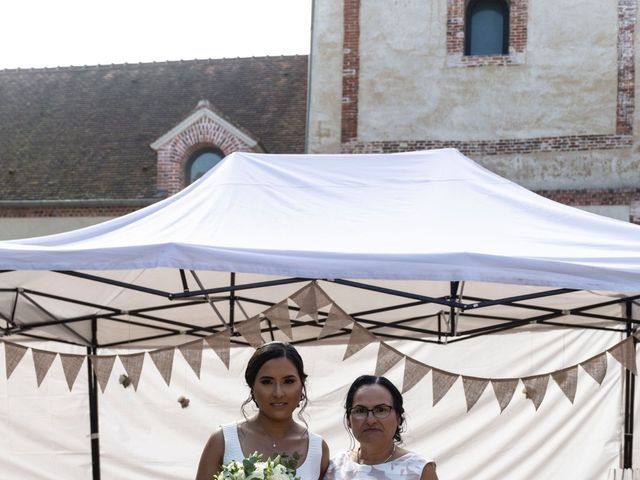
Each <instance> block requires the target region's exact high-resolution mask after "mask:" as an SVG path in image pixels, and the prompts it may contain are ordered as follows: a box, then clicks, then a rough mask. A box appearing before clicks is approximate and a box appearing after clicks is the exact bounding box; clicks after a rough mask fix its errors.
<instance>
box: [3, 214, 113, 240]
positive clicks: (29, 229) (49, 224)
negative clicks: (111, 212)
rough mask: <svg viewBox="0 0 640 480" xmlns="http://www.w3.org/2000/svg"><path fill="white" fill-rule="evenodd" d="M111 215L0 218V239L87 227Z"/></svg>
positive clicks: (108, 218)
mask: <svg viewBox="0 0 640 480" xmlns="http://www.w3.org/2000/svg"><path fill="white" fill-rule="evenodd" d="M110 219H111V217H42V218H40V217H24V218H0V240H15V239H18V238H29V237H39V236H41V235H51V234H54V233H61V232H67V231H69V230H76V229H78V228H83V227H88V226H89V225H94V224H96V223H101V222H105V221H107V220H110Z"/></svg>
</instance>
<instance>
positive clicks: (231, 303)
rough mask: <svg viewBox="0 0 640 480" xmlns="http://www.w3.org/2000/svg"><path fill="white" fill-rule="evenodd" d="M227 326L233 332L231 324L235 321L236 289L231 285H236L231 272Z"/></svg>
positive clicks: (234, 276) (233, 274)
mask: <svg viewBox="0 0 640 480" xmlns="http://www.w3.org/2000/svg"><path fill="white" fill-rule="evenodd" d="M229 286H230V287H231V289H230V291H229V328H230V329H231V332H232V333H233V324H234V323H235V308H236V291H235V289H234V288H233V287H235V286H236V274H235V272H231V273H230V275H229Z"/></svg>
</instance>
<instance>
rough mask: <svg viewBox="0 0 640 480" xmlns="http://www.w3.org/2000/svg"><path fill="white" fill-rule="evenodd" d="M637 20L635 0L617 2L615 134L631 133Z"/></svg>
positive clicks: (633, 106) (633, 107) (633, 108)
mask: <svg viewBox="0 0 640 480" xmlns="http://www.w3.org/2000/svg"><path fill="white" fill-rule="evenodd" d="M636 19H637V6H636V0H619V1H618V43H617V45H618V95H617V105H616V133H618V134H631V133H633V115H634V110H635V76H636V75H635V47H634V40H633V38H634V33H635V25H636Z"/></svg>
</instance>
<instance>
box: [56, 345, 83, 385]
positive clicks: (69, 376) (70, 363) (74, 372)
mask: <svg viewBox="0 0 640 480" xmlns="http://www.w3.org/2000/svg"><path fill="white" fill-rule="evenodd" d="M58 355H60V362H61V363H62V371H63V372H64V378H65V379H66V380H67V385H68V386H69V391H71V390H73V385H74V384H75V383H76V378H78V373H79V372H80V369H81V368H82V364H83V363H84V357H85V356H84V355H73V354H70V353H60V354H58Z"/></svg>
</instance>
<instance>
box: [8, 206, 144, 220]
mask: <svg viewBox="0 0 640 480" xmlns="http://www.w3.org/2000/svg"><path fill="white" fill-rule="evenodd" d="M140 208H142V207H140V206H128V207H127V206H117V207H115V206H114V207H46V206H43V207H35V206H34V207H10V208H6V207H0V218H31V217H39V218H49V217H121V216H122V215H126V214H127V213H131V212H135V211H136V210H138V209H140Z"/></svg>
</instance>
